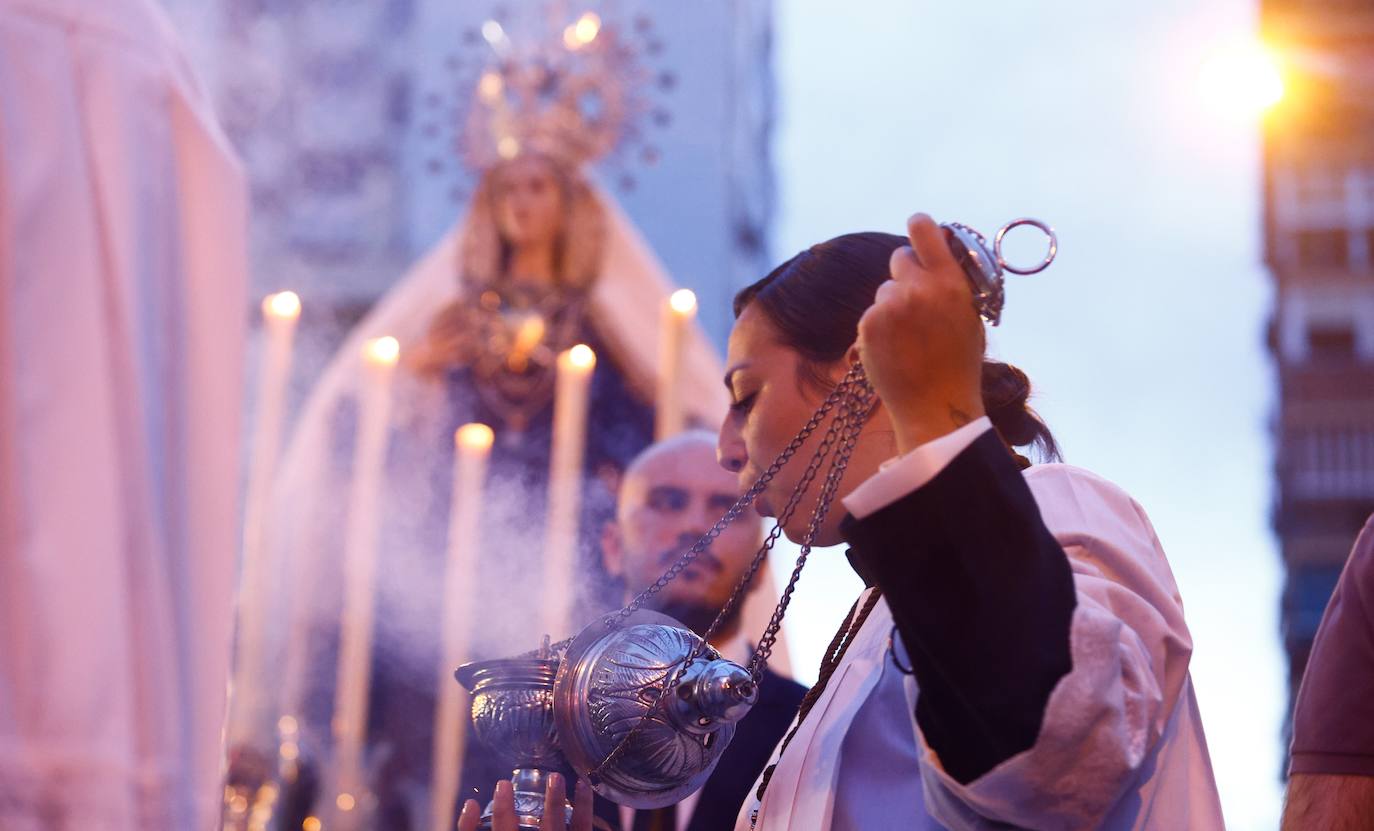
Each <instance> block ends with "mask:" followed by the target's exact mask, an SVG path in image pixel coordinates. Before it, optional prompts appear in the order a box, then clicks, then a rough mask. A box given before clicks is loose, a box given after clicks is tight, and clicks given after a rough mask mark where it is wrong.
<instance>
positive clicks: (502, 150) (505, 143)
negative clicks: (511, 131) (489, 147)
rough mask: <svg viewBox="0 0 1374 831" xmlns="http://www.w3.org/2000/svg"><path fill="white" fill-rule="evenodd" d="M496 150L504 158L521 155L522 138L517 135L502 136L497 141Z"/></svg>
mask: <svg viewBox="0 0 1374 831" xmlns="http://www.w3.org/2000/svg"><path fill="white" fill-rule="evenodd" d="M496 152H497V153H499V154H500V156H501V158H503V159H513V158H515V157H516V156H518V155H520V140H519V139H517V138H516V137H515V136H502V137H501V140H500V141H498V142H496Z"/></svg>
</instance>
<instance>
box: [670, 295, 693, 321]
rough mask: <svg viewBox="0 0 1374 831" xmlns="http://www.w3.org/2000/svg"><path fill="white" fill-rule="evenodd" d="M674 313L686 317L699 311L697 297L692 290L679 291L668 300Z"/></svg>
mask: <svg viewBox="0 0 1374 831" xmlns="http://www.w3.org/2000/svg"><path fill="white" fill-rule="evenodd" d="M668 305H669V306H670V307H672V309H673V311H675V312H677V313H678V314H680V315H683V316H686V315H689V314H691V313H692V312H695V311H696V310H697V296H696V294H695V293H694V292H693V291H692V290H691V289H678V290H677V291H675V292H673V293H672V295H671V296H670V297H669V298H668Z"/></svg>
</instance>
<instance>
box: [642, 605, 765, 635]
mask: <svg viewBox="0 0 1374 831" xmlns="http://www.w3.org/2000/svg"><path fill="white" fill-rule="evenodd" d="M651 605H652V607H653V609H654V611H656V612H661V613H662V614H665V615H667V616H668V617H671V618H675V619H676V620H678V621H679V622H680V623H682V625H683V626H686V627H687V628H688V629H691V630H692V631H693V632H696V633H697V634H698V635H701V636H703V637H704V636H705V635H706V630H707V629H709V628H711V624H712V623H713V622H714V621H715V619H716V615H718V614H720V608H719V607H717V606H707V605H705V604H703V603H700V602H697V601H692V600H679V599H672V598H670V599H666V600H664V601H663V602H661V603H654V604H651ZM743 607H744V603H743V598H741V602H740V603H738V604H736V605H735V608H733V609H731V610H730V614H728V615H727V616H726V617H725V619H724V620H722V621H721V622H720V626H717V627H716V632H717V633H727V632H730V631H732V630H734V629H735V627H736V626H737V625H738V624H739V619H740V611H741V610H742V609H743Z"/></svg>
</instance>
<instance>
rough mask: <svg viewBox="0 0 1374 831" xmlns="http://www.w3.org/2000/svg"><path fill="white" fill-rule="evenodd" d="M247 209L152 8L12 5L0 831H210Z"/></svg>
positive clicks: (4, 218) (5, 228)
mask: <svg viewBox="0 0 1374 831" xmlns="http://www.w3.org/2000/svg"><path fill="white" fill-rule="evenodd" d="M246 209H247V200H246V192H245V188H244V183H243V180H242V175H241V172H240V170H239V167H238V164H237V162H236V161H235V160H234V158H233V155H232V152H231V151H230V150H229V145H228V142H227V141H226V140H225V138H224V136H223V135H222V133H221V132H220V130H219V128H218V126H217V125H216V122H215V118H214V116H213V114H212V112H211V108H210V103H209V100H208V98H207V97H206V96H205V95H204V94H203V93H202V91H201V89H200V88H199V86H198V84H197V81H196V79H195V78H194V77H193V76H192V74H191V72H190V70H189V67H188V66H187V64H186V62H185V60H184V58H183V57H182V55H181V52H180V48H179V44H178V43H177V39H176V37H175V35H174V34H173V32H172V30H171V28H170V26H169V25H168V23H167V21H166V19H165V18H164V16H163V13H162V12H161V10H160V9H159V8H158V7H157V6H156V5H155V4H154V3H152V2H148V1H147V0H101V2H99V3H91V2H76V0H0V828H5V829H7V830H8V829H14V831H37V829H45V830H46V829H68V828H70V829H77V828H80V829H97V830H99V829H121V830H123V829H128V831H132V830H133V829H155V830H156V829H167V831H172V829H176V831H180V830H181V829H187V828H209V827H211V826H212V825H213V824H214V821H215V820H216V819H217V818H218V810H219V802H220V788H219V778H220V731H221V728H222V724H223V714H224V701H225V687H226V681H227V674H228V668H229V643H230V616H231V608H230V604H231V600H232V593H233V584H234V581H233V577H234V563H235V558H236V555H237V540H238V503H237V499H238V496H237V490H238V464H239V457H238V436H239V412H240V408H241V396H240V389H241V385H242V382H243V377H242V374H241V373H242V350H243V320H244V311H245V309H246V302H245V301H246V298H245V296H244V289H245V279H246V275H247V263H246V256H247V253H246V246H245V239H246Z"/></svg>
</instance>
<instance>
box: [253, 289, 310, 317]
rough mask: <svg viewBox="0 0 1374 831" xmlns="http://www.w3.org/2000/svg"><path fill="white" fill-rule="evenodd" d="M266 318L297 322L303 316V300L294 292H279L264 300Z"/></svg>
mask: <svg viewBox="0 0 1374 831" xmlns="http://www.w3.org/2000/svg"><path fill="white" fill-rule="evenodd" d="M262 314H263V316H264V317H275V318H280V319H282V320H295V319H296V318H297V317H300V314H301V299H300V297H298V296H297V295H296V293H295V292H294V291H279V292H277V293H276V294H269V295H267V296H266V297H264V298H263V299H262Z"/></svg>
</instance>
